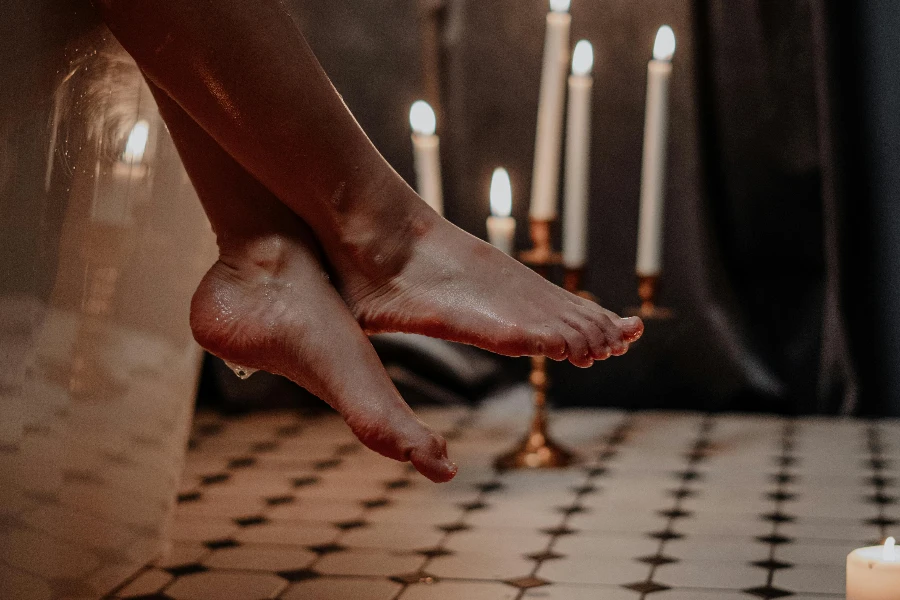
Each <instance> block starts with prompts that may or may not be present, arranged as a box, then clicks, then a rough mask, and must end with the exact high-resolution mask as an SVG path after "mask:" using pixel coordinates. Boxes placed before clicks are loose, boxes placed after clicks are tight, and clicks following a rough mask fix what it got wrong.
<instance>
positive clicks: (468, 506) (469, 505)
mask: <svg viewBox="0 0 900 600" xmlns="http://www.w3.org/2000/svg"><path fill="white" fill-rule="evenodd" d="M457 506H459V507H460V508H461V509H463V510H465V511H470V512H471V511H476V510H484V509H485V508H488V506H490V505H489V504H485V503H484V502H479V501H477V500H476V501H475V502H463V503H462V504H457Z"/></svg>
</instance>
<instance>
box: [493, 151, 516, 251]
mask: <svg viewBox="0 0 900 600" xmlns="http://www.w3.org/2000/svg"><path fill="white" fill-rule="evenodd" d="M511 214H512V184H511V183H510V181H509V173H508V172H507V171H506V169H504V168H502V167H501V168H497V169H494V174H493V176H492V177H491V216H490V217H488V220H487V230H488V241H490V243H491V244H492V245H494V246H495V247H496V248H497V249H499V250H502V251H503V252H505V253H506V254H509V255H510V256H511V255H512V253H513V243H514V240H515V237H516V220H515V219H514V218H513V217H511V216H510V215H511Z"/></svg>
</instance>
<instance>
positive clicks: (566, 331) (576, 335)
mask: <svg viewBox="0 0 900 600" xmlns="http://www.w3.org/2000/svg"><path fill="white" fill-rule="evenodd" d="M562 334H563V337H564V338H565V340H566V346H567V347H568V357H569V362H571V363H572V364H573V365H575V366H576V367H580V368H582V369H586V368H588V367H590V366H591V365H593V364H594V359H593V358H592V357H591V349H590V347H589V346H588V341H587V338H585V336H584V334H582V333H581V332H580V331H578V330H576V329H574V328H573V327H571V326H570V325H564V326H563V330H562Z"/></svg>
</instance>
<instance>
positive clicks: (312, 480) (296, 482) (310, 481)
mask: <svg viewBox="0 0 900 600" xmlns="http://www.w3.org/2000/svg"><path fill="white" fill-rule="evenodd" d="M320 481H322V480H321V479H319V478H318V477H315V476H313V475H311V476H309V477H297V478H295V479H293V480H291V485H293V486H294V487H295V488H300V487H307V486H310V485H315V484H317V483H319V482H320Z"/></svg>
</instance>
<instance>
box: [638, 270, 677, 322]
mask: <svg viewBox="0 0 900 600" xmlns="http://www.w3.org/2000/svg"><path fill="white" fill-rule="evenodd" d="M637 279H638V286H637V292H638V298H640V300H641V305H640V306H638V307H635V308H630V309H628V312H629V314H632V315H636V316H638V317H641V319H647V320H657V321H658V320H664V319H671V318H672V317H673V316H674V315H675V313H674V312H673V311H672V309H670V308H664V307H661V306H659V305H658V304H657V298H658V295H659V279H660V276H659V275H658V274H657V275H638V277H637Z"/></svg>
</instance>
